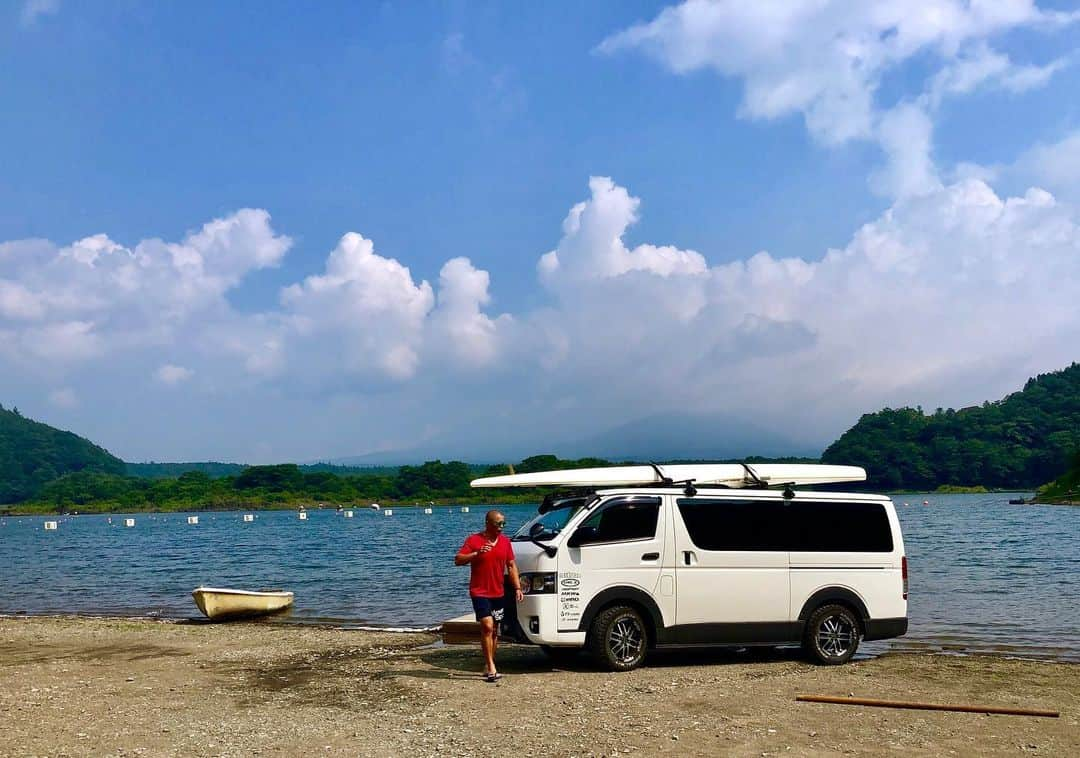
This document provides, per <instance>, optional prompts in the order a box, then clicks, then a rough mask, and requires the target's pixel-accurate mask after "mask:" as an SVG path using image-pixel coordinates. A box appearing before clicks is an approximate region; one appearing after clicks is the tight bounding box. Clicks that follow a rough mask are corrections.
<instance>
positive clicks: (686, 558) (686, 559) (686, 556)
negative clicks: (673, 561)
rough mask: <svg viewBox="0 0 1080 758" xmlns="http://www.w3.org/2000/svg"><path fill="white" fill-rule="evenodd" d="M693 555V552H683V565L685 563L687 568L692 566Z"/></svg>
mask: <svg viewBox="0 0 1080 758" xmlns="http://www.w3.org/2000/svg"><path fill="white" fill-rule="evenodd" d="M693 555H694V553H693V551H692V550H683V554H682V559H683V563H685V564H686V565H687V566H689V565H690V559H691V557H692V556H693Z"/></svg>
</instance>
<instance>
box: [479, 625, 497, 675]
mask: <svg viewBox="0 0 1080 758" xmlns="http://www.w3.org/2000/svg"><path fill="white" fill-rule="evenodd" d="M496 638H497V635H496V634H495V620H494V619H493V618H491V616H484V617H483V618H482V619H480V649H481V650H482V651H483V652H484V673H485V674H494V673H495V640H496Z"/></svg>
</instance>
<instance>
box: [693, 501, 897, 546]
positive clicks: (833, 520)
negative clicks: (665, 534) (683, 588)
mask: <svg viewBox="0 0 1080 758" xmlns="http://www.w3.org/2000/svg"><path fill="white" fill-rule="evenodd" d="M677 504H678V506H679V513H680V514H681V515H682V519H683V523H684V524H686V530H687V532H688V533H689V535H690V541H691V542H693V543H694V545H695V546H697V547H698V548H700V549H702V550H731V551H751V550H782V551H788V550H790V551H793V552H845V553H890V552H892V549H893V541H892V530H891V529H890V527H889V517H888V514H886V512H885V506H884V505H882V504H881V503H829V502H816V501H812V500H794V501H791V502H790V504H788V505H785V504H784V503H783V502H781V501H776V500H771V501H763V500H720V499H715V500H714V499H711V498H710V499H707V498H680V499H679V500H678V501H677Z"/></svg>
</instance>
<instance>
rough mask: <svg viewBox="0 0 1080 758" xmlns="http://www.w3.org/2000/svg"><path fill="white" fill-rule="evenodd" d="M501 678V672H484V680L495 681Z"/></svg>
mask: <svg viewBox="0 0 1080 758" xmlns="http://www.w3.org/2000/svg"><path fill="white" fill-rule="evenodd" d="M502 678H503V675H502V674H484V681H485V682H497V681H499V680H500V679H502Z"/></svg>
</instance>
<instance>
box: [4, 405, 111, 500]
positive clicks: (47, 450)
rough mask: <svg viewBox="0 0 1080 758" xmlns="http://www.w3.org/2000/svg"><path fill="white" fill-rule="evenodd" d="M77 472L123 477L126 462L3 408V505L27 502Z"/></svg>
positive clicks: (70, 434)
mask: <svg viewBox="0 0 1080 758" xmlns="http://www.w3.org/2000/svg"><path fill="white" fill-rule="evenodd" d="M77 471H95V472H100V473H105V474H123V473H124V462H123V461H122V460H120V459H119V458H117V457H115V456H113V455H110V454H109V452H108V451H107V450H104V449H103V448H100V447H98V446H97V445H95V444H94V443H92V442H90V441H89V440H86V439H83V438H82V437H79V436H78V435H76V434H72V433H71V432H64V431H61V430H59V429H54V428H53V427H51V426H49V425H47V424H42V423H39V422H37V421H32V420H30V419H28V418H24V417H23V415H22V414H20V413H19V409H18V408H14V409H12V410H10V411H9V410H5V409H4V408H3V406H0V503H17V502H20V501H23V500H26V499H27V498H30V497H33V496H34V495H35V494H37V493H38V492H39V491H40V490H41V488H42V487H43V486H44V485H45V484H46V483H47V482H50V481H52V480H54V479H56V478H57V477H60V476H63V475H65V474H70V473H73V472H77Z"/></svg>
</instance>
